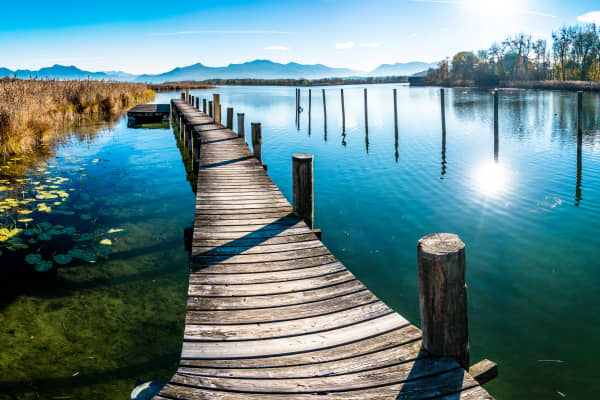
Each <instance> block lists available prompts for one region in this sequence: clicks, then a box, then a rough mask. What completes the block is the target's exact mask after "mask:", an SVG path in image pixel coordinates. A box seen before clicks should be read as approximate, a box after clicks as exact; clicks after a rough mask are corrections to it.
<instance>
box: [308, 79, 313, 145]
mask: <svg viewBox="0 0 600 400" xmlns="http://www.w3.org/2000/svg"><path fill="white" fill-rule="evenodd" d="M311 108H312V93H311V89H308V136H310V119H311Z"/></svg>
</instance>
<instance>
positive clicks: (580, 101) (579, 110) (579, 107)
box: [577, 90, 583, 135]
mask: <svg viewBox="0 0 600 400" xmlns="http://www.w3.org/2000/svg"><path fill="white" fill-rule="evenodd" d="M577 134H578V135H582V134H583V92H582V91H581V90H580V91H578V92H577Z"/></svg>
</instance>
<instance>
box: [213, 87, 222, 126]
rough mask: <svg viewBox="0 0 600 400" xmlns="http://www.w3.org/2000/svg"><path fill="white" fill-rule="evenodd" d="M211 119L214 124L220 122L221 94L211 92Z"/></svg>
mask: <svg viewBox="0 0 600 400" xmlns="http://www.w3.org/2000/svg"><path fill="white" fill-rule="evenodd" d="M213 119H214V121H215V124H220V123H221V95H220V94H218V93H215V94H213Z"/></svg>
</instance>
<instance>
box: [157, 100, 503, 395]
mask: <svg viewBox="0 0 600 400" xmlns="http://www.w3.org/2000/svg"><path fill="white" fill-rule="evenodd" d="M172 104H173V107H174V109H173V112H174V114H175V120H177V121H178V122H177V123H178V124H180V122H179V121H181V122H183V123H184V124H185V126H186V129H188V130H191V135H192V136H193V137H194V139H192V143H193V142H194V141H197V140H200V142H199V143H200V146H199V153H198V155H199V157H198V159H199V165H198V184H197V195H196V211H195V222H194V230H193V242H192V255H191V266H190V268H191V269H190V276H189V289H188V300H187V310H186V317H185V332H184V337H183V345H182V351H181V360H180V363H179V368H178V370H177V372H176V373H175V375H174V376H173V377H172V378H171V380H170V381H169V383H168V384H167V385H166V386H164V387H163V388H162V390H161V392H160V393H159V394H158V395H157V396H156V397H155V399H157V400H166V399H190V400H192V399H194V400H198V399H219V400H225V399H231V400H241V399H256V400H258V399H260V400H275V399H281V400H284V399H286V400H287V399H311V400H314V399H344V400H350V399H369V400H380V399H390V400H391V399H404V400H409V399H410V400H416V399H421V400H424V399H442V400H459V399H460V400H491V399H493V398H492V397H491V396H490V395H489V394H488V393H487V391H486V390H485V389H484V388H483V387H481V386H480V384H479V382H478V381H476V380H475V379H474V378H473V377H472V376H471V375H470V374H469V373H468V372H467V371H466V370H465V369H463V368H462V367H461V366H460V365H459V364H458V363H457V361H455V360H454V359H453V358H444V357H442V358H439V357H434V356H432V355H430V354H428V353H427V352H425V351H424V350H423V349H422V341H421V339H422V335H421V331H420V330H419V329H418V328H417V327H415V326H414V325H412V324H411V323H410V322H409V321H407V320H406V319H405V318H404V317H402V316H401V315H400V314H398V313H397V312H395V311H394V310H392V309H391V308H389V307H388V306H387V305H386V304H384V303H383V302H382V301H380V300H379V299H378V298H377V297H376V296H375V295H374V294H373V293H371V292H370V291H369V290H368V289H367V288H366V287H365V286H364V285H363V284H362V283H361V282H360V281H358V280H357V279H356V277H355V276H354V275H353V274H352V273H351V272H350V271H349V270H348V269H346V267H345V266H344V265H343V264H342V263H341V262H340V261H338V260H337V258H336V257H335V256H334V255H333V254H332V253H331V252H330V251H329V250H328V249H327V247H326V246H325V245H324V244H323V243H322V242H321V241H320V240H319V239H318V238H317V236H316V235H315V234H314V232H313V231H312V229H310V228H309V227H308V226H307V225H306V224H305V222H304V221H303V220H301V219H300V218H298V217H296V216H295V214H294V213H293V209H292V206H291V205H290V203H289V202H288V201H287V199H286V198H285V197H284V196H283V194H282V193H281V192H280V190H279V189H278V187H277V186H276V185H275V184H274V183H273V181H272V180H271V178H270V177H269V175H268V174H267V173H266V172H265V169H264V168H263V165H262V164H261V163H260V162H258V161H257V159H256V158H255V157H254V155H253V153H252V151H250V149H249V147H248V145H247V144H246V141H245V140H244V139H243V138H241V137H238V135H237V134H236V133H235V132H233V131H232V130H231V129H227V128H225V127H224V126H223V125H220V124H215V123H214V122H213V118H211V117H208V116H207V115H206V114H203V113H202V112H200V111H198V110H197V109H196V108H194V107H193V106H192V105H190V104H187V103H186V102H185V101H183V100H179V99H178V100H174V101H173V102H172ZM192 148H193V145H192ZM290 162H291V161H290ZM325 234H326V233H325Z"/></svg>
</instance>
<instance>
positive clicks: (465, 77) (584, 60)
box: [421, 24, 600, 90]
mask: <svg viewBox="0 0 600 400" xmlns="http://www.w3.org/2000/svg"><path fill="white" fill-rule="evenodd" d="M551 81H560V82H561V83H560V84H551V83H549V82H551ZM566 81H568V82H569V83H566ZM591 81H593V82H598V81H600V31H599V30H598V29H597V27H596V25H595V24H588V25H584V26H579V25H578V26H564V27H562V28H560V29H559V30H558V31H555V32H552V44H551V45H550V46H548V43H547V42H546V40H543V39H534V38H533V37H532V36H531V35H527V34H524V33H519V34H517V35H514V36H509V37H507V38H506V39H504V40H503V41H502V42H500V43H496V42H495V43H493V44H492V45H491V46H490V48H489V49H483V50H479V51H478V52H477V54H475V53H474V52H472V51H462V52H459V53H458V54H456V55H455V56H454V57H453V58H452V60H449V59H446V60H443V61H441V62H440V64H439V67H438V68H436V69H430V70H429V71H428V73H427V76H426V77H425V78H424V80H423V81H422V82H421V83H424V84H427V83H431V84H437V85H449V86H456V85H461V86H462V85H467V86H468V85H477V86H502V87H509V86H510V87H524V88H543V89H553V88H562V89H577V90H598V89H599V88H600V87H599V85H593V84H586V83H585V82H591ZM523 82H538V83H537V84H529V85H525V84H524V83H523Z"/></svg>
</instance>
